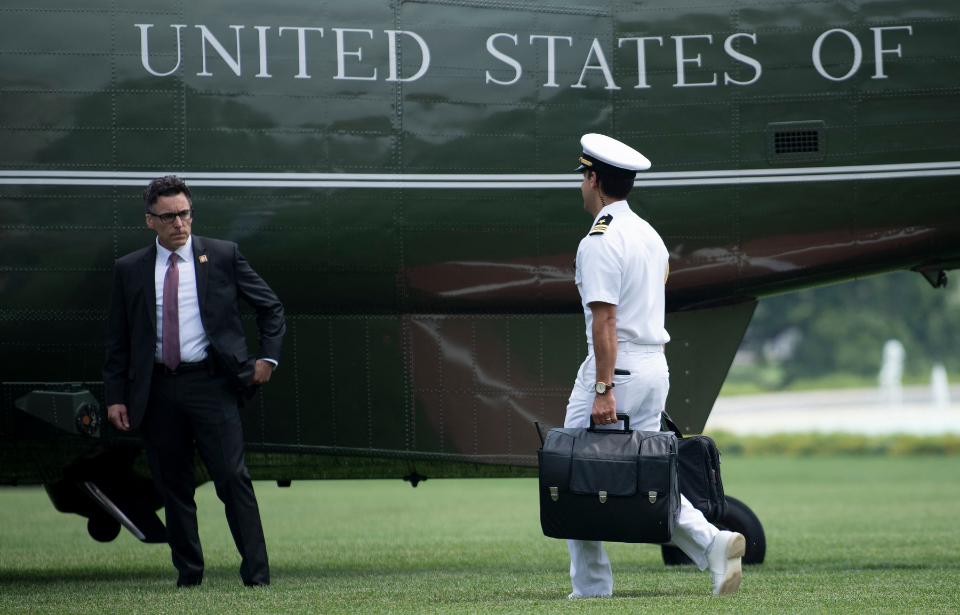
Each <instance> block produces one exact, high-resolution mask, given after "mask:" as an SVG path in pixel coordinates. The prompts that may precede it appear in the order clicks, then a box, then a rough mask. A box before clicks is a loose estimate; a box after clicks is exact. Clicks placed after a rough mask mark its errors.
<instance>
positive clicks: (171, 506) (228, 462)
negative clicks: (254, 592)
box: [140, 371, 270, 585]
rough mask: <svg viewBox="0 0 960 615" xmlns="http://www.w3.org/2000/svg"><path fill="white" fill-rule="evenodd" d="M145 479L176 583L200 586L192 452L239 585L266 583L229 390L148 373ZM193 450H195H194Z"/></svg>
mask: <svg viewBox="0 0 960 615" xmlns="http://www.w3.org/2000/svg"><path fill="white" fill-rule="evenodd" d="M140 432H141V434H142V436H143V441H144V445H145V448H146V451H147V460H148V462H149V464H150V472H151V473H152V474H153V480H154V482H155V483H156V485H157V489H158V490H159V491H160V494H161V495H162V496H163V501H164V506H165V509H166V519H167V540H168V541H169V543H170V549H171V551H172V552H173V565H174V566H175V567H176V569H177V571H178V572H179V573H180V577H179V581H178V582H179V583H181V584H193V583H199V582H200V580H202V579H203V551H202V550H201V548H200V536H199V534H198V533H197V505H196V502H195V501H194V492H195V491H196V484H195V475H194V470H195V468H194V463H193V459H194V451H195V450H196V451H199V453H200V459H201V460H203V465H205V466H206V468H207V471H208V472H209V473H210V476H211V477H213V484H214V486H215V487H216V490H217V496H219V498H220V500H221V501H222V502H223V505H224V508H225V511H226V515H227V523H228V524H229V525H230V532H231V533H232V534H233V540H234V542H236V544H237V550H238V551H239V552H240V556H241V558H242V559H243V561H242V563H241V564H240V577H241V578H242V579H243V581H244V582H245V583H260V584H264V585H266V584H269V583H270V567H269V564H268V562H267V545H266V542H265V541H264V538H263V527H262V525H261V523H260V509H259V507H258V506H257V498H256V496H255V495H254V493H253V483H252V482H251V480H250V473H249V472H248V471H247V466H246V462H245V461H244V453H243V431H242V429H241V425H240V412H239V410H238V408H237V397H236V391H235V390H234V387H233V383H232V382H231V381H230V380H229V379H228V378H227V377H226V376H224V375H217V376H211V375H210V374H209V373H207V372H205V371H198V372H190V373H185V374H177V375H168V374H162V373H154V374H153V381H152V383H151V386H150V400H149V402H148V404H147V411H146V414H145V415H144V418H143V422H142V423H141V426H140ZM194 446H196V448H194Z"/></svg>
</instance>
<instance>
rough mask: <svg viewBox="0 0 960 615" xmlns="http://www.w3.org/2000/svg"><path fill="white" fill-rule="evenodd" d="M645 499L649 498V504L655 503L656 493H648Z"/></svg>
mask: <svg viewBox="0 0 960 615" xmlns="http://www.w3.org/2000/svg"><path fill="white" fill-rule="evenodd" d="M647 498H649V499H650V503H651V504H653V503H654V502H656V501H657V492H656V491H651V492H650V493H648V494H647Z"/></svg>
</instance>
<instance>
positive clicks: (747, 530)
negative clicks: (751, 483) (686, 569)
mask: <svg viewBox="0 0 960 615" xmlns="http://www.w3.org/2000/svg"><path fill="white" fill-rule="evenodd" d="M713 525H714V526H716V527H717V528H718V529H721V530H729V531H731V532H739V533H740V534H743V536H744V538H746V539H747V551H746V553H745V554H744V556H743V560H742V562H743V563H744V564H762V563H763V559H764V558H765V557H766V555H767V537H766V535H765V534H764V533H763V525H761V524H760V519H757V516H756V515H755V514H753V511H752V510H750V508H749V507H748V506H747V505H746V504H744V503H743V502H741V501H740V500H738V499H736V498H732V497H730V496H729V495H728V496H727V515H726V516H725V517H723V518H721V519H717V520H716V521H714V523H713ZM660 550H661V553H662V555H663V563H664V564H666V565H667V566H683V565H687V564H691V565H692V564H693V560H691V559H690V558H689V557H687V554H686V553H684V552H683V551H681V550H680V549H678V548H677V547H674V546H671V545H663V546H661V547H660Z"/></svg>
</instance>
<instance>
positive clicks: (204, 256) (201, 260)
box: [200, 254, 207, 263]
mask: <svg viewBox="0 0 960 615" xmlns="http://www.w3.org/2000/svg"><path fill="white" fill-rule="evenodd" d="M200 262H201V263H205V262H207V255H206V254H201V255H200Z"/></svg>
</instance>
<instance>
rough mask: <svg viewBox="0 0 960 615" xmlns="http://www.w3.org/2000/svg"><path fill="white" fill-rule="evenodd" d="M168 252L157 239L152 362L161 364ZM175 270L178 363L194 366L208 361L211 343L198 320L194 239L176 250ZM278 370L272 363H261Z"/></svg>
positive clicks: (198, 302)
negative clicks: (178, 318) (164, 285)
mask: <svg viewBox="0 0 960 615" xmlns="http://www.w3.org/2000/svg"><path fill="white" fill-rule="evenodd" d="M171 254H173V252H171V251H170V250H168V249H166V248H164V247H163V246H161V245H160V240H159V239H157V262H156V264H155V266H154V270H153V281H154V288H155V289H156V292H157V352H156V354H155V355H154V357H153V360H154V361H156V362H157V363H163V282H164V279H165V277H166V275H167V267H168V266H169V262H168V261H169V259H170V255H171ZM176 254H177V256H179V257H180V258H179V260H178V261H177V268H178V269H179V270H180V286H179V289H178V291H177V309H178V310H179V312H178V313H179V315H180V362H181V363H197V362H199V361H203V360H204V359H206V358H207V347H208V346H209V345H210V340H209V339H208V338H207V332H206V331H204V330H203V321H202V320H200V298H199V296H198V295H197V271H196V267H195V266H194V262H193V236H192V235H191V236H190V237H188V238H187V243H185V244H184V245H182V246H180V247H179V248H177V252H176ZM264 361H268V362H270V363H273V365H274V367H277V366H278V365H279V363H277V362H276V361H274V360H273V359H264Z"/></svg>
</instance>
